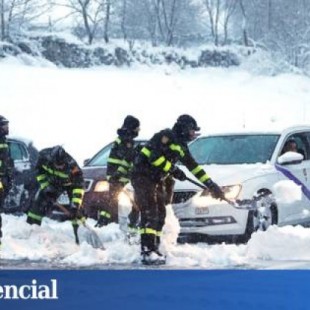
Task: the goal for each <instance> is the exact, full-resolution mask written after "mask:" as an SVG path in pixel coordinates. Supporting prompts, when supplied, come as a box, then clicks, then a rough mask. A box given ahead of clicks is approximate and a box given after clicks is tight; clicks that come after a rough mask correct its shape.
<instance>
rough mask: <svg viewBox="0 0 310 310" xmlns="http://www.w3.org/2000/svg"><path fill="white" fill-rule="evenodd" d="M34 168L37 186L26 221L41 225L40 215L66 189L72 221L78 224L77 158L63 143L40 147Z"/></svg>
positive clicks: (79, 182)
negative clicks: (75, 158)
mask: <svg viewBox="0 0 310 310" xmlns="http://www.w3.org/2000/svg"><path fill="white" fill-rule="evenodd" d="M36 170H37V173H36V179H37V181H38V183H39V186H40V188H39V190H38V192H37V194H36V197H35V200H34V203H33V206H32V208H31V209H30V210H29V212H28V217H27V223H29V224H37V225H41V222H42V218H43V217H44V216H45V215H46V214H47V213H48V211H49V210H50V208H51V207H53V205H54V204H55V203H56V202H57V199H58V197H59V196H60V195H61V194H62V193H63V192H67V194H68V196H69V198H70V209H69V211H70V213H71V219H72V224H73V225H74V226H78V223H77V220H78V219H79V218H81V217H82V216H81V214H82V212H81V209H80V208H81V205H82V201H83V195H84V187H83V183H84V181H83V173H82V170H81V168H80V167H79V165H78V164H77V162H76V161H75V160H74V159H73V158H72V157H71V156H70V155H69V154H68V153H67V152H66V151H65V150H64V148H63V147H62V146H59V145H57V146H54V147H51V148H46V149H43V150H42V151H40V153H39V159H38V162H37V165H36Z"/></svg>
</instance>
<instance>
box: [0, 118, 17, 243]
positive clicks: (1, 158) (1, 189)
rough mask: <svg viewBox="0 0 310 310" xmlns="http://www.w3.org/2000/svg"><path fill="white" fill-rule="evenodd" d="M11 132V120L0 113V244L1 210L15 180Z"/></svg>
mask: <svg viewBox="0 0 310 310" xmlns="http://www.w3.org/2000/svg"><path fill="white" fill-rule="evenodd" d="M8 134H9V121H8V120H7V119H6V118H5V117H4V116H1V115H0V246H1V238H2V218H1V212H3V208H4V200H5V197H6V196H7V195H8V193H9V191H10V189H11V187H12V181H13V168H14V162H13V160H12V158H11V154H10V149H9V145H8V142H7V139H6V136H7V135H8Z"/></svg>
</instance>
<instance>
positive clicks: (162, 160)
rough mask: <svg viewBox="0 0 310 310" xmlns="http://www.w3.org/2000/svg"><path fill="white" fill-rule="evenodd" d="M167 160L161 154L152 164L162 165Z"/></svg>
mask: <svg viewBox="0 0 310 310" xmlns="http://www.w3.org/2000/svg"><path fill="white" fill-rule="evenodd" d="M165 160H166V158H165V156H160V157H159V158H157V159H156V160H154V161H153V162H152V165H153V166H155V167H158V166H160V165H161V164H162V163H163V162H164V161H165Z"/></svg>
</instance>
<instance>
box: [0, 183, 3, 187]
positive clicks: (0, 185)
mask: <svg viewBox="0 0 310 310" xmlns="http://www.w3.org/2000/svg"><path fill="white" fill-rule="evenodd" d="M0 189H3V184H2V182H1V181H0Z"/></svg>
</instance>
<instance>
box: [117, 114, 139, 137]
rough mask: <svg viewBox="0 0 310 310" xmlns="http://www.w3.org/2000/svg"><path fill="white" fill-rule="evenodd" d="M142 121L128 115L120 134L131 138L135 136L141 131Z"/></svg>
mask: <svg viewBox="0 0 310 310" xmlns="http://www.w3.org/2000/svg"><path fill="white" fill-rule="evenodd" d="M139 127H140V121H139V120H138V119H137V118H136V117H134V116H132V115H127V116H126V117H125V119H124V123H123V125H122V127H121V128H120V129H118V131H117V133H118V134H119V135H120V136H127V137H129V138H135V137H136V136H137V135H138V133H139V130H138V129H139Z"/></svg>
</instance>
